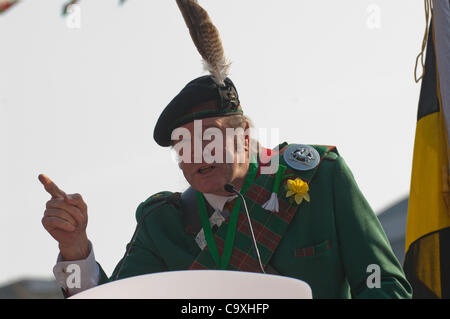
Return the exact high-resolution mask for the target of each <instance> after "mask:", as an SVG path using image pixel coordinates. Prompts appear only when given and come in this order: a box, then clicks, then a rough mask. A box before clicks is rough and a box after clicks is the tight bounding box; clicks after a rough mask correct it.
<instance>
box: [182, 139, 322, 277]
mask: <svg viewBox="0 0 450 319" xmlns="http://www.w3.org/2000/svg"><path fill="white" fill-rule="evenodd" d="M286 147H287V143H283V144H281V145H280V146H279V149H280V152H279V153H278V154H273V156H279V162H280V164H283V165H286V163H285V162H284V160H283V157H282V156H280V155H281V154H282V153H283V151H284V150H285V149H286ZM317 150H318V151H319V154H320V155H321V158H322V155H323V153H325V152H324V150H323V149H317ZM318 167H319V165H318V166H316V167H315V168H314V169H312V170H310V171H303V172H299V171H294V170H292V169H290V168H288V169H286V171H285V173H284V176H283V178H282V184H284V183H285V181H286V180H287V179H289V178H296V177H300V178H302V179H303V180H304V181H306V182H307V183H308V184H309V183H310V181H311V180H312V178H313V176H314V174H315V172H316V171H317V168H318ZM274 177H275V176H274V174H270V175H269V174H264V175H263V174H259V175H257V177H256V178H255V181H254V182H253V184H252V186H250V188H249V189H248V190H247V192H246V194H245V195H244V198H245V200H246V203H247V207H248V211H249V214H250V219H251V222H252V226H253V231H254V234H255V239H256V242H257V245H258V249H259V252H260V255H261V261H262V264H263V266H264V267H266V266H267V265H268V264H269V261H270V259H271V258H272V256H273V254H274V252H275V250H276V249H277V247H278V244H279V243H280V240H281V238H283V236H284V234H285V233H286V231H287V229H288V227H289V224H290V222H291V221H292V219H293V217H294V216H295V214H296V213H297V211H298V209H299V208H300V207H301V206H302V205H305V201H303V202H302V203H301V204H300V205H297V204H296V203H295V202H292V201H290V200H289V198H286V195H285V194H286V191H285V190H284V187H280V190H279V191H278V201H279V208H280V209H279V210H280V211H279V212H278V213H273V212H271V211H267V210H265V209H264V208H262V207H261V206H262V205H263V204H264V203H265V202H266V201H267V200H268V199H269V198H270V196H271V194H272V186H273V182H274V180H275V178H274ZM306 204H307V203H306ZM227 230H228V220H226V221H225V222H223V223H222V225H221V226H220V227H219V228H218V230H217V231H216V233H215V234H214V240H215V242H216V245H217V248H218V250H219V253H220V255H222V254H223V250H224V245H225V238H226V234H227ZM216 268H217V266H216V264H215V262H214V260H213V258H212V256H211V253H210V251H209V250H208V247H205V248H204V249H203V250H202V251H201V252H200V253H199V255H198V256H197V258H196V259H195V260H194V262H193V263H192V264H191V266H190V267H189V269H190V270H194V269H216ZM227 270H241V271H248V272H260V270H259V265H258V260H257V257H256V255H255V252H254V248H253V243H252V239H251V235H250V231H249V229H248V223H247V217H246V215H245V211H244V208H243V205H242V206H241V210H240V211H239V219H238V222H237V230H236V237H235V242H234V246H233V250H232V255H231V259H230V263H229V265H228V267H227Z"/></svg>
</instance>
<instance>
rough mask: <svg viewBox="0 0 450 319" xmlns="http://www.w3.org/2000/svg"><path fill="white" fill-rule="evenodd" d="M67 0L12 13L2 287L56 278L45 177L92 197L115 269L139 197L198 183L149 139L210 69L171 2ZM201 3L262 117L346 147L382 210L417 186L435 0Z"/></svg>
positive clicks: (27, 4)
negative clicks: (425, 55)
mask: <svg viewBox="0 0 450 319" xmlns="http://www.w3.org/2000/svg"><path fill="white" fill-rule="evenodd" d="M63 3H64V1H55V0H51V1H49V0H33V1H31V0H24V1H22V3H20V4H19V5H17V6H15V7H14V8H13V9H11V10H10V11H9V12H7V13H6V14H4V15H2V16H0V147H1V148H0V154H1V156H0V217H1V221H0V252H1V259H0V284H3V283H6V282H9V281H11V280H15V279H18V278H22V277H36V276H37V277H44V278H51V277H52V267H53V265H54V263H55V260H56V256H57V252H58V249H57V243H56V242H55V241H54V240H53V238H52V237H51V236H50V235H48V234H47V233H46V231H45V230H44V228H43V227H42V225H41V218H42V215H43V212H44V209H45V208H44V207H45V202H46V201H47V200H48V199H49V198H50V196H49V195H48V194H47V193H46V192H45V191H44V189H43V187H42V185H41V184H40V183H39V181H38V179H37V176H38V174H40V173H45V174H47V175H48V176H49V177H50V178H52V179H53V180H54V181H55V182H56V183H57V184H58V185H59V186H60V188H62V189H63V190H64V191H66V192H67V193H75V192H78V193H81V194H82V195H83V197H84V199H85V201H86V202H87V204H88V206H89V211H88V212H89V226H88V235H89V238H90V239H91V240H92V242H93V243H94V250H95V254H96V257H97V260H98V261H99V262H100V263H101V264H102V266H103V267H104V269H105V270H106V271H107V273H109V274H110V273H111V272H112V270H113V268H114V266H115V265H116V263H117V262H118V261H119V259H120V258H121V256H122V255H123V253H124V250H125V245H126V243H127V242H128V241H129V239H130V238H131V235H132V233H133V230H134V226H135V218H134V213H135V209H136V207H137V206H138V204H139V203H140V202H142V201H144V200H145V199H146V198H147V197H149V196H150V195H152V194H154V193H156V192H158V191H162V190H171V191H183V190H184V189H185V188H186V187H187V183H186V182H185V180H184V178H183V175H182V174H181V172H180V171H179V169H178V168H177V166H176V164H175V163H174V162H173V161H172V160H171V156H170V152H169V151H168V150H167V149H165V148H161V147H159V146H158V145H157V144H156V143H155V142H154V141H153V128H154V125H155V123H156V120H157V117H158V115H159V113H160V112H161V111H162V109H163V108H164V107H165V106H166V105H167V103H168V102H169V101H170V100H171V99H172V98H173V97H174V96H175V95H176V94H177V93H178V92H179V91H180V90H181V89H182V87H183V86H184V85H185V84H186V83H187V82H188V81H190V80H192V79H193V78H195V77H198V76H201V75H203V74H205V73H204V72H203V70H202V65H201V59H200V56H199V55H198V53H197V52H196V50H195V47H194V45H193V44H192V41H191V39H190V37H189V33H188V30H187V29H186V26H185V24H184V21H183V19H182V17H181V14H180V13H179V11H178V8H177V6H176V4H175V1H167V0H152V1H143V0H128V1H127V3H125V5H124V6H123V7H120V6H118V0H117V1H116V0H96V1H81V3H80V8H81V20H80V22H81V24H80V28H79V29H76V28H75V29H74V28H69V27H68V26H67V24H66V22H67V21H66V20H65V19H64V18H63V17H62V16H61V14H60V12H61V7H62V4H63ZM200 3H201V4H202V5H203V6H204V7H205V8H206V9H207V10H208V11H209V13H210V16H211V17H212V19H213V21H214V23H215V24H216V26H217V27H218V29H219V31H220V33H221V36H222V40H223V43H224V47H225V51H226V54H227V56H228V57H229V58H230V59H231V60H232V62H233V64H232V71H231V76H230V77H231V78H232V79H233V81H234V83H235V84H236V86H237V88H238V92H239V95H240V100H241V103H242V105H243V108H244V111H245V113H246V114H247V115H249V116H250V118H251V119H252V120H253V122H254V124H255V125H256V127H260V128H279V132H280V141H288V142H291V143H304V144H325V145H337V147H338V150H339V152H340V154H341V155H342V156H343V157H344V158H345V159H346V161H347V163H348V165H349V166H350V168H351V169H352V171H353V173H354V175H355V178H356V180H357V182H358V184H359V186H360V188H361V190H362V191H363V193H364V194H365V196H366V197H367V199H368V201H369V203H370V204H371V205H372V207H373V209H374V210H375V212H380V211H381V210H383V209H384V208H386V207H388V206H389V205H391V204H393V203H395V202H396V201H397V200H399V199H400V198H403V197H405V196H407V194H408V192H409V183H410V175H411V163H412V152H413V145H414V133H415V124H416V114H417V103H418V96H419V91H420V84H416V83H415V82H414V80H413V71H414V62H415V57H416V55H417V53H418V51H419V49H420V45H421V40H422V36H423V32H424V28H425V19H424V10H423V1H419V0H417V1H411V0H395V1H388V0H383V1H381V0H380V1H366V0H346V1H334V0H327V1H304V0H280V1H268V0H245V1H242V0H227V1H206V0H203V1H200ZM378 22H379V24H377V23H378ZM277 142H278V141H270V140H269V141H268V144H267V146H275V145H276V144H277ZM312 200H314V199H312Z"/></svg>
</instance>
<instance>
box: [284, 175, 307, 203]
mask: <svg viewBox="0 0 450 319" xmlns="http://www.w3.org/2000/svg"><path fill="white" fill-rule="evenodd" d="M286 187H287V192H286V197H290V196H292V195H295V197H294V199H295V202H296V203H297V204H298V205H300V203H301V202H302V201H303V199H305V200H306V201H307V202H309V194H308V191H309V186H308V183H306V182H305V181H303V180H302V179H301V178H299V177H298V178H296V179H288V180H287V183H286Z"/></svg>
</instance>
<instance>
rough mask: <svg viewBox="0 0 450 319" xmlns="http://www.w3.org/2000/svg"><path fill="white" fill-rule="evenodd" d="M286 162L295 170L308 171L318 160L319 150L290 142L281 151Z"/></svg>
mask: <svg viewBox="0 0 450 319" xmlns="http://www.w3.org/2000/svg"><path fill="white" fill-rule="evenodd" d="M283 158H284V161H285V162H286V164H288V165H289V166H290V167H291V168H293V169H295V170H297V171H308V170H310V169H313V168H314V167H316V166H317V165H318V164H319V162H320V155H319V152H317V151H316V149H315V148H313V147H311V146H309V145H303V144H292V145H289V146H288V147H287V149H286V150H285V151H284V153H283Z"/></svg>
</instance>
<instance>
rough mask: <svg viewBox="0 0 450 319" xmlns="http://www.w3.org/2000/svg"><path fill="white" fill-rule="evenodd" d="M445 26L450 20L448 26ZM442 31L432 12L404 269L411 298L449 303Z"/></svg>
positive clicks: (448, 53) (449, 34)
mask: <svg viewBox="0 0 450 319" xmlns="http://www.w3.org/2000/svg"><path fill="white" fill-rule="evenodd" d="M436 2H438V1H436ZM442 3H445V2H444V1H442ZM448 4H449V3H448V2H447V5H448ZM436 9H437V8H436V6H435V7H434V8H433V11H436ZM447 9H449V12H450V8H447ZM447 19H449V16H447ZM445 25H447V26H448V25H450V21H448V20H447V21H444V26H445ZM438 28H443V25H442V21H440V23H437V21H436V12H433V19H432V21H431V26H430V32H429V35H428V44H427V49H426V50H427V52H426V59H425V69H424V75H423V78H422V86H421V91H420V98H419V109H418V115H417V125H416V136H415V143H414V155H413V165H412V174H411V189H410V196H409V204H408V221H407V229H406V242H405V249H406V257H405V262H404V266H403V267H404V270H405V274H406V276H407V278H408V280H409V281H410V283H411V285H412V287H413V298H450V201H449V186H448V185H449V156H448V151H449V147H448V145H449V144H448V128H449V126H448V124H447V123H448V122H449V121H448V119H449V118H450V117H449V110H450V106H449V105H448V96H449V89H450V87H449V86H448V82H449V73H450V69H449V64H448V62H449V61H448V59H450V58H449V57H450V45H449V42H448V41H447V43H445V42H444V43H440V44H439V45H437V43H438V41H440V39H442V36H444V37H443V38H444V39H445V38H446V39H447V40H448V39H450V29H448V28H447V29H445V28H443V29H438ZM437 30H438V31H439V32H436V31H437ZM437 53H438V54H437ZM442 57H443V59H442Z"/></svg>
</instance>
